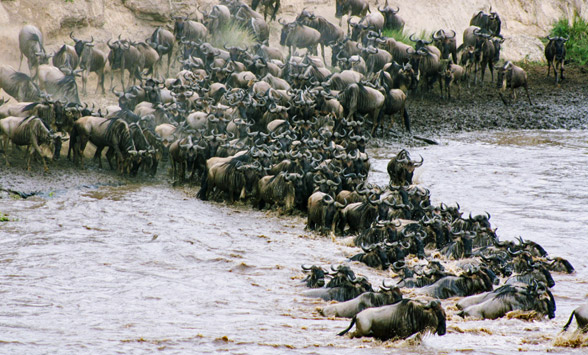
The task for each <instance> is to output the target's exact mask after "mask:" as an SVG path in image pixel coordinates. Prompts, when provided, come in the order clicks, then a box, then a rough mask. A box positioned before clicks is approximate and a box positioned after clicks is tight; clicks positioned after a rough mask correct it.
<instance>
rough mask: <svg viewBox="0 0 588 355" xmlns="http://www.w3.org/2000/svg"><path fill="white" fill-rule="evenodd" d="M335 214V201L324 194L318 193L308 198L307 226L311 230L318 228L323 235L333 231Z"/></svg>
mask: <svg viewBox="0 0 588 355" xmlns="http://www.w3.org/2000/svg"><path fill="white" fill-rule="evenodd" d="M335 213H336V208H335V199H334V198H333V197H332V196H330V195H328V194H326V193H324V192H320V191H317V192H315V193H313V194H312V195H311V196H310V197H309V198H308V221H307V223H306V226H307V227H308V229H310V230H314V229H316V228H318V229H319V231H320V232H322V233H326V232H329V231H333V229H334V220H335Z"/></svg>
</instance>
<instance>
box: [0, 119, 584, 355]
mask: <svg viewBox="0 0 588 355" xmlns="http://www.w3.org/2000/svg"><path fill="white" fill-rule="evenodd" d="M440 143H441V144H440V145H437V146H427V147H422V148H412V149H410V153H411V155H412V156H413V158H416V157H418V156H419V155H422V157H423V158H424V165H423V166H422V167H421V168H419V169H418V170H417V172H416V176H415V181H416V182H418V183H419V184H421V185H423V186H425V187H427V188H429V189H430V190H431V196H432V200H433V202H434V203H440V202H441V201H443V202H445V203H447V204H454V203H455V202H458V203H459V204H460V206H461V209H462V210H463V211H464V214H465V215H466V216H467V214H469V213H470V212H472V213H473V214H480V213H484V212H486V211H487V212H489V213H490V214H491V216H492V217H491V222H492V225H493V227H498V232H497V233H498V235H499V237H500V238H501V240H508V239H514V238H515V237H518V236H521V237H523V238H524V239H530V240H533V241H536V242H538V243H540V244H541V245H542V246H543V247H544V248H545V249H546V250H547V252H548V253H549V254H550V255H551V256H560V257H564V258H567V259H568V260H569V261H570V262H571V263H572V265H573V266H574V267H575V268H576V272H575V273H574V274H572V275H563V274H554V279H555V281H556V285H555V287H554V288H553V289H552V291H553V293H554V295H555V298H556V303H557V311H556V318H555V319H553V320H551V321H547V320H546V321H541V322H528V321H523V320H519V319H499V320H495V321H490V320H486V321H463V320H462V319H460V318H459V317H455V316H454V317H450V319H448V322H447V327H448V333H447V334H446V335H445V336H443V337H439V336H431V335H425V336H424V337H422V339H415V340H414V341H400V342H384V343H382V342H379V341H375V340H372V339H369V338H367V339H350V338H347V337H338V336H336V333H338V332H339V331H341V330H343V329H344V328H346V327H347V325H348V324H349V322H348V320H345V319H326V318H324V317H321V316H319V315H318V313H317V312H316V309H317V307H321V306H324V305H325V304H326V303H325V302H323V301H317V300H314V299H309V298H305V297H303V296H302V295H301V294H302V292H303V291H304V290H305V287H304V286H303V285H302V284H301V282H300V280H301V278H302V277H303V274H302V273H301V269H300V264H303V263H304V264H307V265H310V264H317V265H321V266H324V267H329V265H331V264H335V265H336V264H340V263H346V262H348V261H347V259H348V257H350V256H351V255H353V254H354V253H356V252H357V251H358V249H357V248H351V247H348V246H346V245H345V243H344V241H343V240H341V239H336V240H333V238H330V237H320V236H318V235H314V234H312V233H309V232H307V231H305V230H304V226H305V222H306V219H305V218H302V217H292V216H277V215H276V214H274V213H267V212H262V211H257V210H253V209H251V208H250V207H249V206H239V205H226V204H219V203H210V202H202V201H200V200H198V199H196V198H195V190H192V189H190V188H174V187H171V185H170V184H169V182H167V181H162V182H149V183H136V182H133V181H132V180H130V181H127V182H125V183H124V184H120V185H118V184H114V185H104V186H87V185H80V186H72V187H71V188H67V189H62V190H58V191H55V192H51V193H47V194H41V195H39V196H34V197H31V198H28V199H16V198H5V199H0V212H2V213H4V214H7V215H8V216H9V217H10V219H11V220H10V221H8V222H0V265H2V268H1V269H0V293H1V296H0V297H1V299H2V301H1V302H0V334H1V335H0V353H6V354H8V353H11V354H17V353H18V354H43V353H72V354H79V353H101V354H102V353H109V354H111V353H143V352H153V351H156V350H160V351H165V352H172V353H195V354H196V353H198V354H202V353H213V352H227V353H231V354H276V353H300V354H358V353H359V354H364V353H365V354H368V353H369V354H390V353H416V354H425V353H426V354H428V353H451V352H460V353H461V352H464V351H465V352H469V351H472V352H473V353H492V354H510V353H512V352H513V351H526V352H530V353H545V352H546V351H550V352H555V353H570V352H577V353H581V350H580V349H579V350H574V349H570V348H564V347H558V346H555V343H556V341H557V340H558V339H561V338H562V337H564V335H560V334H559V332H560V330H561V327H562V326H563V324H565V322H566V321H567V319H568V317H569V315H570V312H571V311H572V310H573V309H574V308H575V307H576V306H578V305H579V304H582V303H583V302H584V301H585V298H586V295H587V294H588V288H587V283H586V280H588V271H587V263H588V258H586V251H587V250H588V235H587V234H588V209H587V208H586V207H585V202H586V201H588V188H587V187H586V182H587V181H588V169H587V168H586V166H587V162H588V137H587V135H586V133H585V132H584V131H559V130H558V131H507V132H498V133H479V132H477V133H466V134H460V135H455V136H450V137H445V138H443V139H442V140H441V141H440ZM396 152H397V149H394V148H390V147H382V148H378V149H373V150H371V151H370V156H371V162H372V172H371V173H370V178H369V179H370V181H371V182H374V183H378V184H385V183H386V182H387V180H388V176H387V173H386V164H387V162H388V160H389V159H390V157H392V156H393V155H395V153H396ZM0 169H1V167H0ZM1 181H2V176H1V174H0V182H1ZM352 266H353V268H354V270H357V271H358V272H359V273H360V274H364V275H367V276H368V277H369V278H370V280H371V281H372V283H373V284H374V285H378V284H379V283H381V281H382V279H383V278H384V277H386V276H388V275H387V274H386V273H384V272H381V271H380V272H376V271H373V270H370V269H369V268H367V267H365V266H363V265H362V264H357V263H353V264H352ZM444 305H447V302H445V301H444ZM572 329H575V325H573V326H572Z"/></svg>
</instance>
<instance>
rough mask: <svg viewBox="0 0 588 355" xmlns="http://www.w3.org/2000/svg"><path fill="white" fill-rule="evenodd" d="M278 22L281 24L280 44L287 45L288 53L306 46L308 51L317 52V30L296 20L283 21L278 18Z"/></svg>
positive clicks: (318, 37)
mask: <svg viewBox="0 0 588 355" xmlns="http://www.w3.org/2000/svg"><path fill="white" fill-rule="evenodd" d="M278 22H279V23H280V24H281V25H282V33H281V35H280V45H282V46H285V47H288V53H289V54H290V55H292V52H293V50H296V48H306V49H307V50H308V52H309V53H311V54H314V55H316V54H317V46H318V43H319V41H320V39H321V33H320V32H319V31H317V30H315V29H314V28H311V27H308V26H305V25H303V24H301V23H299V22H296V21H294V22H291V23H285V22H282V20H281V19H279V20H278ZM323 56H324V54H323Z"/></svg>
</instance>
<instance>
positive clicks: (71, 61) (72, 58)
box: [51, 44, 80, 71]
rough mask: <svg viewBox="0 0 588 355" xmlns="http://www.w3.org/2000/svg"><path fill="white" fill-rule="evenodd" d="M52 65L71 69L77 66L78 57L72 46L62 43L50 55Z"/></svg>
mask: <svg viewBox="0 0 588 355" xmlns="http://www.w3.org/2000/svg"><path fill="white" fill-rule="evenodd" d="M51 60H52V62H53V66H54V67H57V68H59V69H61V68H66V69H67V70H69V71H73V70H74V69H76V68H77V67H78V64H79V62H80V58H79V56H78V54H77V53H76V50H75V48H74V47H72V46H69V45H67V44H64V45H63V46H61V48H59V50H58V51H57V53H55V54H53V57H52V59H51Z"/></svg>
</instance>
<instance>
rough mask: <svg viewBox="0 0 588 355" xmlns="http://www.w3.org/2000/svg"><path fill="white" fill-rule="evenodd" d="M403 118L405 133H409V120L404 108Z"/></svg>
mask: <svg viewBox="0 0 588 355" xmlns="http://www.w3.org/2000/svg"><path fill="white" fill-rule="evenodd" d="M403 116H404V127H406V131H407V132H408V133H410V118H409V117H408V111H407V110H406V107H405V108H404V112H403Z"/></svg>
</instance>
